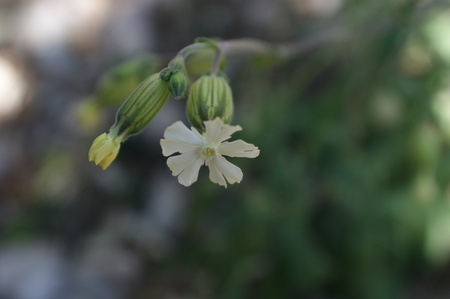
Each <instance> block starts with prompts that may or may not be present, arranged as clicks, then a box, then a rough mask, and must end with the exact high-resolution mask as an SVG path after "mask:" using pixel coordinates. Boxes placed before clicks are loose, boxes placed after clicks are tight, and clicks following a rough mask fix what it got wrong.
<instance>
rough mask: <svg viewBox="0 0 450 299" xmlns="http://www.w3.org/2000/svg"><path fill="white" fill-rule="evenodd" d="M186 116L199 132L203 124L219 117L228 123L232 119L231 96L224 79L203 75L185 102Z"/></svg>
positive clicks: (192, 87)
mask: <svg viewBox="0 0 450 299" xmlns="http://www.w3.org/2000/svg"><path fill="white" fill-rule="evenodd" d="M187 116H188V118H189V121H190V122H191V124H192V125H193V126H194V127H195V128H197V129H199V130H201V129H202V127H203V122H204V121H207V120H212V119H214V118H216V117H220V118H221V119H222V120H223V122H225V123H229V122H231V119H232V118H233V95H232V92H231V88H230V86H229V84H228V82H227V81H226V80H225V78H223V77H221V76H217V75H205V76H202V77H200V78H199V79H198V80H197V81H195V82H194V83H193V84H192V86H191V90H190V93H189V98H188V101H187Z"/></svg>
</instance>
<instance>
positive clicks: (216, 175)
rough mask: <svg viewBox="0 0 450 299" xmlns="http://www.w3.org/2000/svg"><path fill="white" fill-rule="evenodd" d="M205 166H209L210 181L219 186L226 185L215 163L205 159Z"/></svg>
mask: <svg viewBox="0 0 450 299" xmlns="http://www.w3.org/2000/svg"><path fill="white" fill-rule="evenodd" d="M206 166H208V168H209V179H210V180H211V182H213V183H216V184H219V185H220V186H224V187H225V188H226V187H227V182H226V181H225V178H224V177H223V175H222V172H221V171H220V170H219V168H218V167H217V166H216V164H214V163H211V161H206Z"/></svg>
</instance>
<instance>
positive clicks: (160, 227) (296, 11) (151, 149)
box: [0, 0, 450, 299]
mask: <svg viewBox="0 0 450 299" xmlns="http://www.w3.org/2000/svg"><path fill="white" fill-rule="evenodd" d="M199 36H207V37H219V38H221V39H235V38H243V37H251V38H258V39H262V40H264V41H267V42H270V43H274V44H275V45H282V46H283V49H285V50H286V51H287V52H288V53H290V54H291V55H290V57H289V59H286V60H282V61H266V60H264V59H263V60H261V59H257V58H258V57H253V56H249V55H234V56H233V57H230V58H229V59H228V64H227V74H228V76H229V78H230V84H231V86H232V89H233V93H234V97H235V106H236V110H235V118H234V123H235V124H240V125H241V126H242V127H243V128H244V130H243V131H242V132H239V133H237V134H236V136H235V137H236V138H242V139H244V140H245V141H247V142H250V143H253V144H255V145H257V146H259V148H260V149H261V155H260V156H259V157H258V158H257V159H237V160H234V159H231V161H232V162H233V163H236V164H237V165H238V166H239V167H241V168H242V169H243V172H244V179H243V181H242V182H241V184H237V185H231V186H228V188H227V189H224V188H222V187H220V186H218V185H215V184H212V183H211V182H210V181H209V179H208V173H207V171H206V169H202V171H201V172H200V177H199V181H198V182H197V183H195V184H194V185H193V186H191V187H190V188H185V187H183V186H181V185H179V184H178V182H177V180H176V178H175V177H172V175H171V173H170V171H169V169H168V168H167V166H166V164H165V163H166V162H165V158H164V157H163V156H162V154H161V149H160V145H159V140H160V139H161V138H162V135H163V132H164V129H165V128H166V127H167V126H168V125H170V124H172V123H174V122H175V121H177V120H183V121H184V122H185V123H186V124H187V122H186V117H185V106H184V105H185V103H184V101H175V100H172V99H170V100H169V101H168V102H167V103H166V105H165V106H164V107H163V109H162V110H161V111H160V113H159V114H158V115H157V116H156V117H155V118H154V119H153V120H152V122H151V123H150V125H149V126H148V127H147V128H146V130H145V131H144V132H143V133H141V134H140V135H138V136H135V137H132V138H130V139H129V140H128V141H127V142H126V143H124V145H123V146H122V149H121V152H120V154H119V156H118V158H117V160H116V161H115V162H114V163H113V164H112V165H111V166H110V167H109V168H108V169H107V170H106V171H103V170H101V168H100V167H98V166H95V165H94V164H93V163H89V162H88V157H87V153H88V150H89V147H90V145H91V143H92V141H93V139H94V138H95V137H96V136H98V135H99V134H101V133H103V132H105V131H107V130H108V129H109V127H110V126H111V125H112V123H113V122H114V115H115V112H116V110H117V108H118V107H119V105H120V103H121V102H122V101H123V100H124V98H125V97H126V96H127V94H128V93H129V92H130V91H131V90H132V89H133V88H134V87H135V86H136V85H137V84H138V83H139V82H140V81H142V80H143V79H144V78H145V77H146V76H148V75H150V74H152V73H154V72H157V71H159V70H160V69H161V68H163V67H164V66H165V65H166V64H167V62H168V61H169V59H170V58H172V57H173V56H174V55H175V54H176V52H178V51H179V50H180V49H181V48H183V47H184V46H186V45H188V44H190V43H192V42H193V40H194V39H195V38H196V37H199ZM449 65H450V3H449V1H436V0H434V1H433V0H428V1H425V0H424V1H419V0H398V1H392V0H373V1H358V0H279V1H272V0H248V1H242V0H227V1H224V0H213V1H211V0H209V1H207V0H190V1H188V0H185V1H181V0H115V1H113V0H95V1H92V0H64V1H61V0H0V298H1V299H61V298H64V299H71V298H83V299H85V298H86V299H90V298H92V299H103V298H108V299H121V298H133V299H134V298H136V299H141V298H142V299H143V298H160V299H203V298H226V299H228V298H229V299H240V298H255V299H260V298H261V299H265V298H300V299H303V298H305V299H347V298H356V299H390V298H408V299H409V298H411V299H425V298H426V299H442V298H450V184H449V183H450V71H449Z"/></svg>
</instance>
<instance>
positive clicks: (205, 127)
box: [89, 40, 259, 187]
mask: <svg viewBox="0 0 450 299" xmlns="http://www.w3.org/2000/svg"><path fill="white" fill-rule="evenodd" d="M205 47H211V48H213V49H215V50H216V51H217V53H216V57H215V58H214V62H213V64H212V69H211V71H210V72H208V73H206V74H203V75H202V76H200V77H199V78H198V79H197V80H196V81H195V82H194V83H193V84H192V85H191V86H190V84H189V75H188V72H187V70H186V66H185V58H186V56H187V55H188V54H189V53H192V52H194V51H195V50H197V49H204V48H205ZM221 55H222V54H221V51H220V47H219V46H218V45H217V44H216V43H215V42H214V41H211V40H204V41H203V42H197V43H195V44H193V45H190V46H188V47H186V48H185V49H183V50H182V51H180V52H179V54H178V55H176V56H175V58H174V59H172V60H171V61H170V62H169V64H168V67H166V68H165V69H163V70H162V71H161V72H159V73H156V74H153V75H151V76H150V77H148V78H147V79H145V80H144V81H143V82H142V83H141V84H139V85H138V86H137V87H136V89H135V90H134V91H133V92H132V93H131V94H130V96H129V97H128V98H127V99H126V100H125V102H124V104H123V105H122V106H121V107H120V108H119V110H118V112H117V116H116V121H115V123H114V125H113V126H112V127H111V128H110V130H109V132H108V133H103V134H101V135H100V136H99V137H97V138H96V139H95V140H94V142H93V144H92V147H91V149H90V150H89V160H90V161H94V162H95V164H98V165H100V166H101V167H102V168H103V169H106V168H107V167H108V166H109V165H110V164H111V163H112V162H113V161H114V159H115V158H116V156H117V154H118V152H119V149H120V144H121V143H122V142H123V141H125V140H126V139H127V138H128V137H129V136H131V135H134V134H137V133H139V132H141V131H142V130H143V129H144V128H145V127H146V126H147V125H148V123H149V122H150V121H151V120H152V119H153V117H154V116H155V115H156V113H158V111H159V110H160V109H161V107H162V106H163V105H164V103H165V102H166V100H167V99H168V98H169V95H170V96H172V97H173V98H175V99H177V100H179V99H182V98H184V97H186V96H187V97H188V100H187V108H186V111H187V116H188V119H189V121H190V122H191V125H192V127H191V129H188V128H187V127H186V126H185V125H184V124H183V123H182V122H181V121H177V122H175V123H174V124H173V125H171V126H169V127H168V128H167V129H166V130H165V132H164V139H161V148H162V152H163V155H164V156H166V157H168V159H167V165H168V167H169V168H170V170H171V171H172V174H173V175H174V176H177V177H178V181H179V183H180V184H182V185H184V186H190V185H191V184H193V183H194V182H196V181H197V179H198V173H199V170H200V168H201V166H202V165H206V166H207V167H208V168H209V178H210V180H211V181H212V182H214V183H216V184H219V185H221V186H224V187H227V182H228V183H229V184H234V183H239V182H241V180H242V177H243V174H242V171H241V169H240V168H239V167H237V166H235V165H233V164H232V163H230V162H229V161H227V160H226V159H225V158H224V156H228V157H243V158H255V157H257V156H258V155H259V149H258V148H257V147H256V146H254V145H253V144H249V143H246V142H244V141H242V140H236V141H231V142H230V141H228V140H229V139H230V138H231V135H232V134H233V133H235V132H237V131H240V130H242V128H241V127H240V126H237V125H236V126H232V125H230V124H229V123H230V122H231V120H232V117H233V107H234V105H233V96H232V92H231V88H230V86H229V84H228V81H227V79H226V78H225V77H224V75H223V72H222V71H220V70H219V63H218V62H219V61H221V58H222V57H221ZM175 153H179V155H175V156H172V155H173V154H175Z"/></svg>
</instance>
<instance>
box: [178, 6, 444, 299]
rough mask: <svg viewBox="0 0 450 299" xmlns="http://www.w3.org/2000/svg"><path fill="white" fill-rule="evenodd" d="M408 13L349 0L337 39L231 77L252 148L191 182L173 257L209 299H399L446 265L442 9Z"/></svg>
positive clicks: (406, 9)
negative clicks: (212, 180)
mask: <svg viewBox="0 0 450 299" xmlns="http://www.w3.org/2000/svg"><path fill="white" fill-rule="evenodd" d="M350 2H351V3H350ZM418 7H420V5H419V4H418V1H395V3H394V2H389V3H388V2H386V1H380V3H376V2H374V1H372V2H370V1H369V2H365V1H364V2H363V1H360V2H359V3H358V1H349V3H348V7H347V9H346V10H344V12H343V13H342V15H341V16H340V17H341V20H345V21H344V23H343V25H344V26H345V27H348V28H350V30H351V32H352V33H351V34H350V37H348V38H345V39H343V40H340V41H338V42H330V43H328V44H325V45H323V46H321V47H318V48H317V49H314V51H310V52H309V53H307V54H306V55H302V56H300V57H297V58H296V59H294V60H290V61H288V62H286V63H285V64H282V65H281V66H277V67H274V68H272V69H270V70H266V71H263V72H261V71H258V70H255V68H253V67H252V68H245V67H243V66H240V69H239V70H238V73H239V75H237V76H235V77H233V78H231V82H232V87H233V88H234V93H235V98H236V114H237V117H236V118H237V119H238V121H237V122H238V123H239V124H241V125H242V126H243V128H244V131H243V132H242V133H240V134H241V135H240V136H243V139H244V140H247V141H249V142H251V143H254V144H256V145H258V146H259V147H260V149H261V156H260V157H259V158H258V159H256V160H255V161H236V163H237V164H238V165H239V166H240V167H242V168H243V170H244V180H243V182H242V184H240V185H239V186H232V187H230V188H228V189H227V190H222V189H221V188H220V187H217V186H211V184H209V182H208V181H207V180H206V178H205V179H204V180H201V179H200V181H201V182H199V183H198V184H197V185H196V186H195V187H194V189H195V190H194V191H193V194H192V199H193V201H192V202H191V206H190V213H189V217H188V219H187V221H186V225H187V228H186V230H185V231H184V232H183V234H184V235H183V236H184V239H183V240H184V242H183V243H182V244H181V245H180V248H179V252H178V254H177V255H175V256H174V262H173V265H172V266H173V267H175V268H177V267H180V265H181V267H183V266H184V267H187V266H188V267H192V268H194V269H198V271H200V272H202V273H203V274H204V275H205V276H207V277H208V281H209V283H210V285H212V286H213V287H212V290H211V294H210V296H209V297H208V298H229V299H239V298H258V299H259V298H316V297H315V296H325V297H320V298H358V299H366V298H367V299H380V298H383V299H389V298H410V297H409V295H411V294H408V285H409V284H410V283H411V281H413V280H414V279H416V278H417V277H418V276H419V275H420V273H423V272H424V271H425V269H428V268H429V267H435V266H443V265H445V263H446V262H448V261H449V257H450V242H449V240H450V205H449V199H450V197H449V196H450V195H449V190H450V189H449V187H450V185H449V179H450V151H449V141H450V140H449V135H448V133H447V132H448V125H449V122H448V120H450V106H446V103H450V93H448V92H447V93H444V96H442V92H443V91H446V90H448V88H449V86H450V81H449V77H448V65H449V63H450V61H449V60H448V55H449V53H450V52H448V51H449V49H448V47H447V46H448V34H449V33H450V27H448V26H447V24H448V20H449V18H448V16H449V11H448V7H447V8H446V9H447V10H442V7H438V9H432V10H430V11H426V12H425V13H424V12H423V10H424V9H425V8H418ZM355 24H356V25H355ZM446 36H447V37H446ZM439 94H441V96H440V97H438V96H437V95H439ZM436 105H438V106H436ZM436 107H437V108H436ZM238 137H239V136H238ZM205 176H206V174H205ZM328 296H329V297H328Z"/></svg>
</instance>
